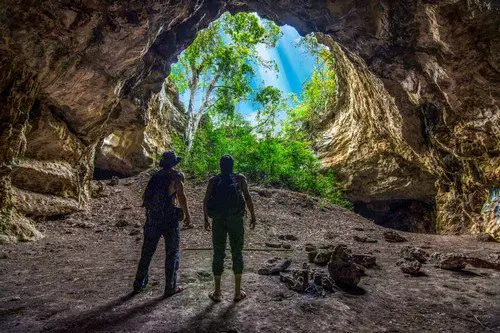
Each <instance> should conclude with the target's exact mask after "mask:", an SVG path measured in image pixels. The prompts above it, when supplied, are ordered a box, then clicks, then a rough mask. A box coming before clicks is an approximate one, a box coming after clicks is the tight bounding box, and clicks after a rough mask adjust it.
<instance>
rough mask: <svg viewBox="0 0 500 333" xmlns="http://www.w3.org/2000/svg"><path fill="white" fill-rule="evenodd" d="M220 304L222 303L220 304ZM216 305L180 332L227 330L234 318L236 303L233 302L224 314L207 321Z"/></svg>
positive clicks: (195, 318)
mask: <svg viewBox="0 0 500 333" xmlns="http://www.w3.org/2000/svg"><path fill="white" fill-rule="evenodd" d="M219 304H220V303H219ZM215 306H216V303H210V304H209V305H207V306H206V307H205V308H204V309H203V310H202V311H201V312H200V313H198V314H197V315H196V316H194V317H192V318H191V319H189V322H188V324H187V325H186V326H184V327H183V328H182V329H181V330H180V331H179V332H182V333H189V332H218V331H221V330H224V329H226V328H227V327H226V326H227V324H228V321H229V320H230V319H231V318H232V314H233V310H234V308H235V306H236V303H234V302H232V303H231V304H230V305H229V306H227V307H226V308H225V309H224V310H223V311H222V312H220V313H218V314H217V315H214V316H213V317H212V318H210V319H209V320H208V321H207V320H206V319H207V317H208V316H209V314H210V312H212V311H213V310H214V308H215Z"/></svg>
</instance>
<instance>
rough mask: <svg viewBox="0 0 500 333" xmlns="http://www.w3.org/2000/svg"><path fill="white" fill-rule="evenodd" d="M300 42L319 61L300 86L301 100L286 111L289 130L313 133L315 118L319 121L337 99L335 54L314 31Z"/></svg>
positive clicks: (332, 107) (331, 108) (329, 110)
mask: <svg viewBox="0 0 500 333" xmlns="http://www.w3.org/2000/svg"><path fill="white" fill-rule="evenodd" d="M299 44H301V45H303V46H305V48H306V49H307V50H308V52H310V53H311V54H312V55H314V56H315V57H316V62H317V63H319V64H320V65H319V66H318V67H317V68H315V70H314V71H313V73H312V75H311V77H310V79H309V80H308V81H307V82H306V83H305V84H304V86H303V92H302V102H301V103H300V104H299V105H298V106H297V107H296V108H295V109H293V110H290V111H289V113H288V116H289V118H290V122H289V124H288V125H289V128H288V130H293V129H294V128H301V129H303V130H305V132H307V133H313V132H314V131H313V130H314V122H318V120H319V119H322V118H323V117H324V116H325V115H326V114H327V113H328V112H331V111H332V110H335V105H336V102H337V76H336V72H335V69H334V64H335V58H334V57H333V55H332V53H331V52H330V50H328V49H327V48H326V47H325V46H323V45H321V44H320V43H319V42H318V40H317V39H316V37H315V36H314V35H308V36H306V37H305V38H303V39H301V41H300V42H299ZM309 138H311V136H309Z"/></svg>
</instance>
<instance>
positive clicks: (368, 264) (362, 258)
mask: <svg viewBox="0 0 500 333" xmlns="http://www.w3.org/2000/svg"><path fill="white" fill-rule="evenodd" d="M352 260H353V262H355V263H356V264H358V265H360V266H363V267H364V268H372V267H375V266H377V258H376V257H375V256H372V255H370V254H353V255H352Z"/></svg>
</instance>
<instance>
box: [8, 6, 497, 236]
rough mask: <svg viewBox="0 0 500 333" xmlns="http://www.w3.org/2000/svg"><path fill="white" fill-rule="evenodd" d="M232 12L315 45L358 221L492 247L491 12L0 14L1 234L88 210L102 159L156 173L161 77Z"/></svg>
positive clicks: (300, 9) (21, 232)
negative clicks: (364, 217)
mask: <svg viewBox="0 0 500 333" xmlns="http://www.w3.org/2000/svg"><path fill="white" fill-rule="evenodd" d="M226 10H230V11H233V12H234V11H240V10H245V11H256V12H258V13H259V14H260V15H262V16H264V17H267V18H269V19H272V20H275V21H276V22H278V23H280V24H284V23H286V24H290V25H292V26H294V27H295V28H297V30H298V31H299V32H300V33H302V34H306V33H310V32H319V33H323V37H322V41H323V42H324V43H325V44H327V45H329V46H330V47H331V49H332V51H333V52H334V53H335V55H336V57H337V72H338V78H339V87H340V90H339V96H338V103H337V107H336V108H335V109H334V110H327V111H328V112H325V114H324V115H323V116H322V117H321V119H318V120H317V131H316V134H317V138H318V140H317V149H318V152H319V154H320V156H321V158H322V161H323V164H324V166H325V168H333V169H334V170H336V172H337V173H338V174H339V177H340V178H341V180H343V181H344V183H345V186H346V190H347V193H348V196H349V198H350V199H351V200H353V201H354V202H355V203H356V204H357V205H358V206H359V207H360V209H365V210H366V211H367V212H371V213H372V214H374V216H379V217H380V219H381V221H380V222H381V223H382V222H384V221H383V220H384V219H386V217H387V216H388V213H390V215H394V214H395V215H396V216H399V217H398V218H397V219H394V220H391V221H389V223H392V224H394V223H396V222H397V220H401V219H404V220H411V217H412V216H416V215H415V214H416V213H417V212H418V213H419V214H420V215H418V216H417V217H416V218H414V219H413V220H411V221H410V223H407V225H405V227H406V228H407V229H409V230H410V229H411V230H414V229H415V230H425V231H431V230H436V231H438V232H441V233H444V232H467V231H469V230H471V228H472V230H477V231H488V230H483V229H484V228H483V226H482V224H481V223H480V221H482V220H481V219H480V218H479V216H480V211H481V206H482V204H483V203H484V202H485V201H486V198H487V196H488V190H489V189H490V188H492V187H498V186H499V185H500V168H499V166H500V157H499V149H500V142H499V133H500V126H499V124H500V120H499V118H500V114H499V112H498V106H497V99H498V93H499V91H500V89H499V83H498V80H497V79H496V78H497V77H498V63H499V54H500V52H499V45H500V41H499V39H500V37H499V34H498V17H499V15H498V14H499V8H498V4H497V3H496V2H493V1H468V0H467V1H466V0H446V1H439V2H438V1H427V0H417V1H393V2H390V1H383V0H382V1H381V0H369V1H365V2H360V1H354V0H342V1H331V0H329V1H323V2H316V1H302V0H301V1H298V0H281V1H273V2H269V1H268V2H264V1H260V0H242V1H237V2H228V1H203V0H201V1H194V0H185V1H178V2H158V1H152V0H141V1H139V0H132V1H126V2H125V1H121V0H115V1H94V2H74V1H64V0H59V1H22V2H20V1H13V0H6V1H3V2H2V3H1V4H0V35H1V37H2V44H1V46H0V60H1V61H0V92H1V94H0V102H1V103H0V105H1V106H0V107H1V110H2V111H1V114H0V138H1V140H0V162H1V165H0V207H1V215H0V216H1V219H2V220H1V223H0V233H1V234H5V235H9V236H11V238H12V239H15V238H23V239H26V238H28V239H29V238H30V237H35V236H36V232H35V231H34V229H33V226H32V225H31V224H30V223H29V222H26V221H28V220H26V219H25V218H23V217H22V216H23V215H28V216H40V215H42V216H44V215H45V216H47V215H57V214H64V213H67V212H70V211H74V210H75V209H81V208H83V207H84V206H85V204H86V202H87V200H88V198H89V195H90V190H89V188H90V187H89V182H90V179H91V178H92V175H93V170H94V161H95V160H96V159H95V156H96V151H97V161H96V163H97V165H98V166H99V167H101V168H105V169H110V170H114V171H116V172H118V173H121V174H132V173H134V172H137V171H138V170H141V169H143V168H146V167H148V166H149V165H151V162H152V160H153V156H154V154H155V152H156V149H163V148H164V147H166V146H168V145H169V142H170V141H169V140H170V139H169V137H170V136H168V135H167V136H165V137H164V136H163V134H167V133H170V130H172V129H174V128H175V129H176V128H178V127H177V126H176V125H175V124H180V123H182V120H181V117H180V116H179V114H180V113H177V112H174V113H167V114H164V115H165V117H166V118H161V117H159V115H160V114H162V113H161V109H162V108H161V107H159V105H160V104H161V103H164V101H165V99H163V98H162V97H161V96H162V94H163V93H162V87H163V83H164V79H165V77H166V76H167V74H168V71H169V65H170V64H171V63H172V62H173V61H174V59H175V57H176V55H177V54H178V53H179V52H180V51H181V50H182V49H183V48H185V47H186V46H187V45H188V44H189V42H190V41H191V40H192V39H193V38H194V37H195V35H196V33H197V32H198V31H199V30H200V29H202V28H203V27H205V26H206V25H207V24H208V23H209V22H210V21H212V20H214V19H216V18H217V17H218V16H219V15H220V14H221V13H222V12H224V11H226ZM163 89H167V90H168V88H163ZM163 91H165V90H163ZM158 93H160V95H158ZM170 101H171V102H172V105H170V106H169V108H168V109H169V110H173V109H177V110H178V109H179V108H178V105H176V102H175V98H174V99H173V100H170ZM172 112H173V111H172ZM167 124H170V125H167ZM164 126H166V128H164ZM169 126H170V127H169ZM101 147H102V149H101ZM388 207H389V208H390V209H388ZM422 219H423V220H426V221H431V222H432V221H435V225H434V222H432V223H431V222H427V223H425V224H422V225H419V224H418V223H416V221H420V220H422ZM496 236H497V237H498V236H499V235H498V234H497V235H496Z"/></svg>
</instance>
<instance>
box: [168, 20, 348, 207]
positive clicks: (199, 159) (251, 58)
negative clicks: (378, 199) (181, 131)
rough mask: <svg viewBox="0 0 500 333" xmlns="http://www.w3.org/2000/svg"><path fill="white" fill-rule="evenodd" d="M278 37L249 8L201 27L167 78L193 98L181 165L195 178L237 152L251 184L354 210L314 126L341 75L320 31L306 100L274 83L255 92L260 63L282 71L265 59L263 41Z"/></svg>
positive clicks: (177, 145) (179, 144)
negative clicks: (241, 106) (248, 112)
mask: <svg viewBox="0 0 500 333" xmlns="http://www.w3.org/2000/svg"><path fill="white" fill-rule="evenodd" d="M279 38H280V29H279V27H278V26H276V24H274V23H273V22H271V21H266V20H261V19H260V18H259V17H258V16H256V15H254V14H249V13H238V14H235V15H231V14H229V13H226V14H224V15H222V17H221V18H220V19H219V20H217V21H215V22H213V23H212V24H211V25H210V26H209V27H208V28H207V29H205V30H203V31H201V32H200V33H199V34H198V36H197V37H196V38H195V40H194V42H193V43H192V44H191V45H190V46H189V47H188V48H187V49H186V50H185V52H183V53H182V54H181V55H180V57H179V62H178V63H177V64H175V65H173V66H172V69H171V73H170V76H169V79H171V80H172V81H173V83H174V84H175V85H176V86H177V88H178V89H179V92H180V93H189V96H190V97H191V98H190V101H189V104H188V106H187V113H188V122H187V128H186V135H185V136H184V137H176V138H174V140H173V148H174V149H175V150H176V152H177V153H178V154H180V155H181V156H183V157H185V158H184V159H183V161H182V162H181V165H180V167H181V169H182V170H183V171H184V172H186V173H188V174H191V175H193V176H195V177H197V178H206V177H208V176H210V175H213V174H216V173H218V172H219V159H220V157H221V156H222V155H224V154H231V155H232V156H233V157H234V158H235V161H236V165H235V168H236V170H235V171H236V172H241V173H243V174H245V175H246V176H247V177H248V178H249V179H250V180H251V181H253V182H258V183H262V184H267V185H271V186H275V187H285V188H289V189H291V190H295V191H300V192H305V193H308V194H311V195H316V196H320V197H324V198H326V199H328V200H329V201H330V202H332V203H336V204H338V205H341V206H344V207H351V204H350V203H349V202H348V201H347V200H346V199H345V198H344V197H343V193H342V191H341V189H340V188H339V183H338V182H337V180H336V179H335V177H334V174H333V173H332V172H331V171H327V172H323V171H322V170H321V165H320V162H319V160H318V158H317V157H316V156H315V155H314V152H313V150H312V145H311V142H310V138H311V135H310V131H309V130H308V126H309V125H310V123H311V122H312V121H313V120H314V119H316V117H317V116H321V115H322V114H323V113H324V112H326V110H328V108H329V107H331V105H332V104H331V103H333V102H334V100H335V99H334V97H335V96H334V95H335V90H336V77H335V72H334V71H333V66H332V65H333V57H332V56H331V54H330V52H329V51H328V50H327V49H326V48H325V47H324V46H322V45H320V44H319V43H318V42H317V40H316V38H315V37H314V36H311V37H308V38H306V39H305V40H304V41H303V42H302V43H304V45H305V47H306V48H307V50H308V51H309V52H311V53H312V54H313V55H314V56H316V57H317V58H318V59H320V60H321V61H318V63H319V62H321V65H320V66H319V67H318V68H316V70H315V71H314V73H313V74H312V75H311V79H310V81H309V82H307V83H306V84H305V85H304V92H303V96H302V99H301V100H299V98H298V97H296V96H283V94H282V92H281V91H280V90H279V89H277V88H275V87H271V86H260V87H258V88H257V89H255V88H254V89H252V85H251V83H252V79H253V78H254V76H255V72H254V68H255V67H254V66H255V65H259V66H264V67H267V68H274V69H275V70H276V69H277V66H276V64H275V63H272V62H267V61H265V60H264V59H262V58H261V57H260V56H259V54H258V50H257V45H259V44H266V45H269V46H274V45H276V43H277V41H278V39H279ZM195 99H198V100H199V102H198V103H195V102H194V100H195ZM243 100H250V101H253V103H254V105H255V108H256V112H257V115H256V121H255V123H253V124H250V123H249V122H247V121H245V120H243V118H242V116H241V114H239V113H238V112H237V110H236V105H237V104H238V103H239V102H241V101H243ZM325 101H327V102H326V103H325ZM292 105H293V106H294V107H292ZM282 111H286V112H287V116H288V117H287V120H285V121H283V122H282V124H281V127H280V126H278V120H277V118H278V115H279V114H280V113H281V112H282Z"/></svg>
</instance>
